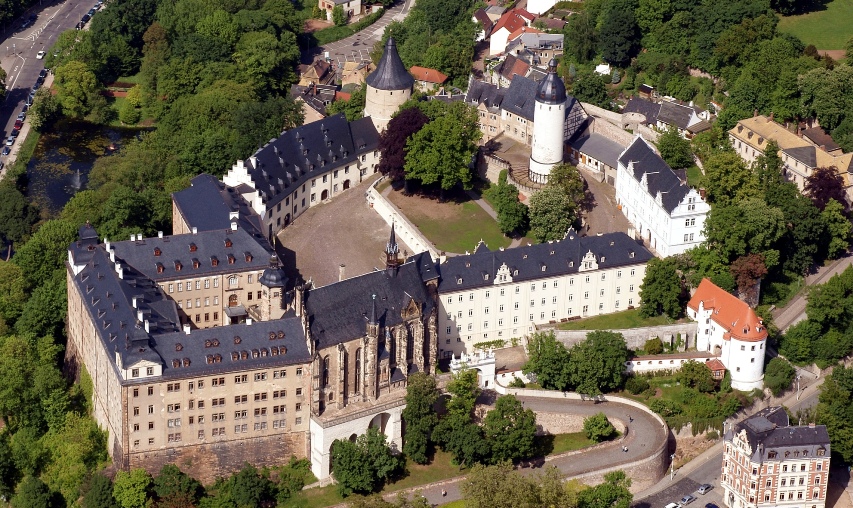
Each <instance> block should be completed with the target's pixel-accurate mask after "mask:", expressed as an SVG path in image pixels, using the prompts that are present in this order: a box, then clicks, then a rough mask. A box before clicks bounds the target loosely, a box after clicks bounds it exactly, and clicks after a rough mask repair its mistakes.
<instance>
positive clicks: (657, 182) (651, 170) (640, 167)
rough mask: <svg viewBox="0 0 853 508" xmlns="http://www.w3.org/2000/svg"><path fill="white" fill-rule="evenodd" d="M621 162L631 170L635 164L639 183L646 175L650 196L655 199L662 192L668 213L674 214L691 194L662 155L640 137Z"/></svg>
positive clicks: (627, 150)
mask: <svg viewBox="0 0 853 508" xmlns="http://www.w3.org/2000/svg"><path fill="white" fill-rule="evenodd" d="M619 162H621V163H622V165H623V166H625V168H628V169H629V170H630V168H629V167H628V164H629V163H630V162H633V163H634V172H633V174H634V178H636V180H637V181H638V182H639V181H642V179H643V174H646V181H647V182H648V192H649V195H651V196H652V198H655V197H656V196H657V194H658V192H660V193H661V202H662V203H663V208H664V210H666V212H667V213H672V211H673V210H675V207H677V206H678V204H679V203H681V201H682V200H683V199H684V196H686V195H687V193H688V192H690V187H689V186H687V185H684V184H682V182H681V180H679V178H678V176H676V174H675V172H674V171H673V170H672V169H671V168H670V167H669V166H668V165H667V164H666V162H664V160H663V159H661V158H660V155H658V154H657V153H655V151H654V150H652V148H651V147H650V146H649V144H648V143H647V142H646V141H645V140H644V139H643V138H641V137H639V136H638V137H636V138H634V142H633V143H631V146H629V147H628V148H627V149H626V150H625V152H624V153H623V154H622V156H621V157H619Z"/></svg>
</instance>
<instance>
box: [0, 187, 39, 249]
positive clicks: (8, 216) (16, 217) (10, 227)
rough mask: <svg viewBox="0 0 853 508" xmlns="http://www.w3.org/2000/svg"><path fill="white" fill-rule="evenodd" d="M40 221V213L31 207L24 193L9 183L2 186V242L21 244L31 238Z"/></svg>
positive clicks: (0, 199) (0, 202) (0, 233)
mask: <svg viewBox="0 0 853 508" xmlns="http://www.w3.org/2000/svg"><path fill="white" fill-rule="evenodd" d="M37 220H38V211H37V210H36V209H35V208H34V207H32V206H30V204H29V201H28V200H27V198H26V196H24V193H23V192H21V191H20V190H19V189H18V188H17V187H16V186H15V185H13V184H12V183H11V182H9V181H5V182H3V184H2V185H0V241H2V242H3V243H7V242H9V243H15V242H20V241H21V240H23V239H24V238H26V237H27V236H29V234H30V232H31V230H32V227H33V224H35V223H36V221H37Z"/></svg>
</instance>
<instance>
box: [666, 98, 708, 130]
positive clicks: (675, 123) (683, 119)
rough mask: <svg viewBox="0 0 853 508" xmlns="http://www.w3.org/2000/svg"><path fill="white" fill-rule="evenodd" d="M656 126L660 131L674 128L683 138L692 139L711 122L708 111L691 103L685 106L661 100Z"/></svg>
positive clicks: (706, 128)
mask: <svg viewBox="0 0 853 508" xmlns="http://www.w3.org/2000/svg"><path fill="white" fill-rule="evenodd" d="M656 126H657V128H658V129H659V130H661V131H665V130H667V129H669V128H675V129H676V130H677V131H678V133H679V134H681V136H682V137H684V138H685V139H693V136H695V135H696V134H698V133H700V132H705V131H706V130H708V129H710V128H711V123H710V116H709V114H708V112H707V111H704V110H702V109H700V108H697V107H695V106H693V104H692V103H691V104H690V105H689V106H685V105H682V104H678V103H676V102H671V101H663V102H661V103H660V111H658V114H657V125H656Z"/></svg>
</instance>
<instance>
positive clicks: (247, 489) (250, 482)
mask: <svg viewBox="0 0 853 508" xmlns="http://www.w3.org/2000/svg"><path fill="white" fill-rule="evenodd" d="M272 488H273V486H272V482H270V481H269V479H267V478H266V477H264V476H261V474H260V472H259V471H258V469H257V468H256V467H255V466H253V465H251V464H249V463H246V464H244V465H243V468H242V469H240V471H238V472H237V474H235V475H233V476H232V477H231V478H229V479H228V481H227V482H226V488H225V490H226V491H227V493H228V495H227V497H228V499H230V501H231V502H232V503H233V505H234V506H241V507H242V506H245V507H247V508H260V507H261V506H266V505H267V504H268V503H269V502H270V501H272V498H273V492H272Z"/></svg>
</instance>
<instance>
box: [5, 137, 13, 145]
mask: <svg viewBox="0 0 853 508" xmlns="http://www.w3.org/2000/svg"><path fill="white" fill-rule="evenodd" d="M14 144H15V136H9V137H8V138H6V146H12V145H14Z"/></svg>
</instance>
